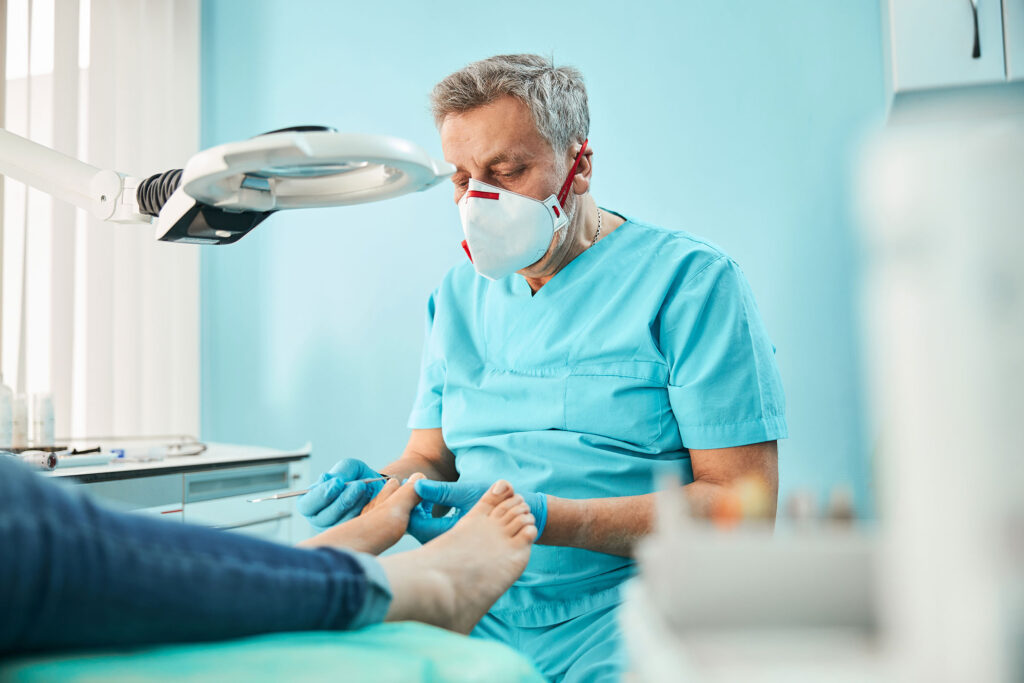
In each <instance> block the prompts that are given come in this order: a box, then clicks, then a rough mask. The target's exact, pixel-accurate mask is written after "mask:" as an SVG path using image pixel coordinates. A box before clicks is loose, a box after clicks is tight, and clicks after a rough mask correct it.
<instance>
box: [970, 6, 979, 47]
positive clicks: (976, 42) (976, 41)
mask: <svg viewBox="0 0 1024 683" xmlns="http://www.w3.org/2000/svg"><path fill="white" fill-rule="evenodd" d="M970 1H971V14H973V15H974V50H973V51H972V52H971V57H973V58H974V59H980V58H981V36H979V35H978V0H970Z"/></svg>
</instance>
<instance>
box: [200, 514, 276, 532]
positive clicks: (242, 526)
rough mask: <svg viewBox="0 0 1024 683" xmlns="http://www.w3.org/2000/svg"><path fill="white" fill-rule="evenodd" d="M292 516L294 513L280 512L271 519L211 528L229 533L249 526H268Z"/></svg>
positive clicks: (266, 518)
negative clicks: (268, 523)
mask: <svg viewBox="0 0 1024 683" xmlns="http://www.w3.org/2000/svg"><path fill="white" fill-rule="evenodd" d="M291 516H292V513H290V512H278V513H277V514H276V515H271V516H270V517H261V518H259V519H253V520H250V521H248V522H238V523H237V524H219V525H217V526H215V527H211V528H212V529H221V530H224V531H228V530H230V529H241V528H244V527H247V526H256V525H257V524H266V523H267V522H277V521H279V520H282V519H288V518H289V517H291Z"/></svg>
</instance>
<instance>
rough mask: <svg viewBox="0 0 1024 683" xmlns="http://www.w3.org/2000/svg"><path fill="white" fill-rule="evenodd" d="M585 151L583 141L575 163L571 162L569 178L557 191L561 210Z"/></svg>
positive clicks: (585, 143)
mask: <svg viewBox="0 0 1024 683" xmlns="http://www.w3.org/2000/svg"><path fill="white" fill-rule="evenodd" d="M586 151H587V141H586V140H584V141H583V146H582V147H580V151H579V153H578V154H577V155H576V161H574V162H572V168H570V169H569V177H568V178H566V179H565V184H564V185H562V189H561V190H559V191H558V205H559V206H561V207H562V208H563V209H564V208H565V200H566V199H568V198H569V190H570V189H571V188H572V179H573V178H575V177H576V169H577V168H579V165H580V159H582V158H583V153H584V152H586Z"/></svg>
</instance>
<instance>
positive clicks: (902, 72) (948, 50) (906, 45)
mask: <svg viewBox="0 0 1024 683" xmlns="http://www.w3.org/2000/svg"><path fill="white" fill-rule="evenodd" d="M1003 1H1007V2H1013V1H1015V0H1003ZM974 4H976V5H977V10H978V12H977V14H978V22H977V29H978V30H977V35H976V34H975V22H974V13H973V10H972V2H971V0H883V21H884V22H886V24H887V26H886V28H887V39H888V41H889V43H888V46H887V48H888V54H889V65H888V67H889V71H890V73H889V77H890V79H891V82H892V90H893V92H906V91H908V90H924V89H929V88H944V87H950V86H962V85H979V84H983V83H994V82H1002V81H1004V80H1005V79H1006V67H1005V65H1004V63H1003V17H1002V1H1001V0H975V3H974ZM976 38H977V41H976ZM976 42H977V47H978V56H977V57H975V56H974V55H975V43H976Z"/></svg>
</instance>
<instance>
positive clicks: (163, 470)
mask: <svg viewBox="0 0 1024 683" xmlns="http://www.w3.org/2000/svg"><path fill="white" fill-rule="evenodd" d="M206 446H207V448H206V450H205V451H204V452H203V453H200V454H199V455H183V456H175V457H168V458H165V459H163V460H157V461H153V462H124V461H120V462H118V461H114V462H111V463H108V464H105V465H85V466H83V467H67V466H62V467H59V468H57V469H55V470H53V471H51V472H44V473H42V474H44V475H46V476H51V477H66V478H71V479H76V480H78V481H80V482H82V483H91V482H97V481H112V480H116V479H134V478H138V477H153V476H157V475H162V474H177V473H182V472H200V471H202V470H208V469H223V468H224V467H225V466H234V465H237V466H242V465H251V464H270V463H274V462H288V461H291V460H301V459H303V458H308V457H309V456H310V454H311V453H312V451H313V446H312V444H310V443H307V444H306V445H304V446H302V447H301V448H297V449H294V450H278V449H275V448H265V447H262V446H241V445H238V444H224V443H207V444H206ZM72 457H74V456H72Z"/></svg>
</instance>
